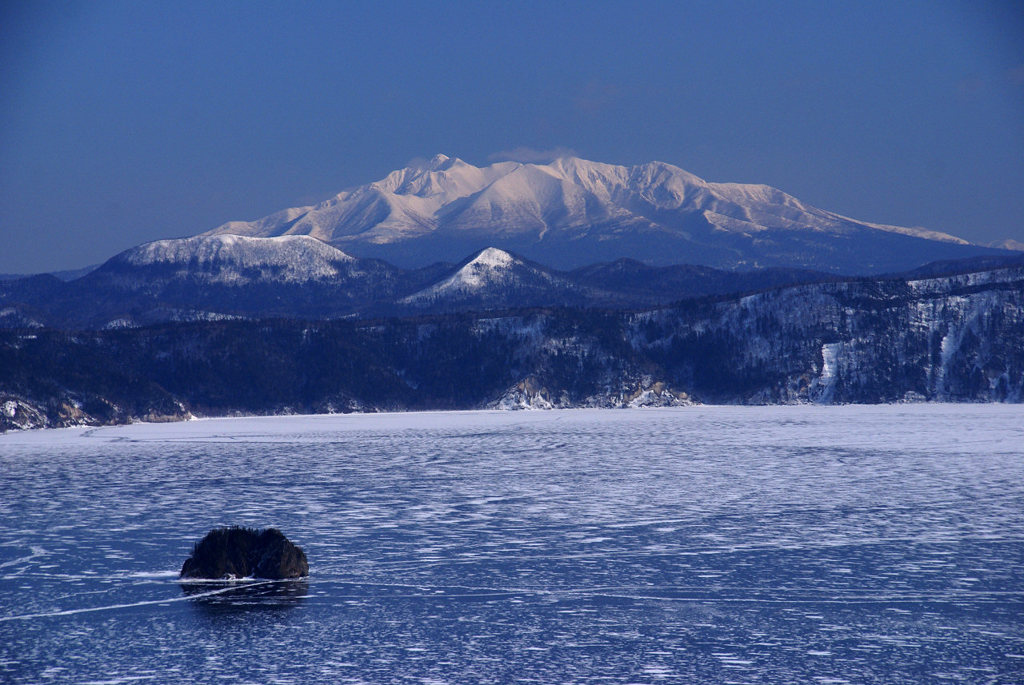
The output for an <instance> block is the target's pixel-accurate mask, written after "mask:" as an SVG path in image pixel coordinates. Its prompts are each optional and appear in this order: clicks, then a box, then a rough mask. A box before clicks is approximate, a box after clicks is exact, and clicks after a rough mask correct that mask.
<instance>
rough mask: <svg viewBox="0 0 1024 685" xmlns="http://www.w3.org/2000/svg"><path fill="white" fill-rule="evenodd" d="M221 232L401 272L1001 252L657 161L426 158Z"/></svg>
mask: <svg viewBox="0 0 1024 685" xmlns="http://www.w3.org/2000/svg"><path fill="white" fill-rule="evenodd" d="M225 234H233V235H241V236H249V237H276V236H285V235H308V236H312V237H314V238H317V239H319V240H322V241H324V242H326V243H328V244H330V245H333V246H334V247H337V248H339V249H341V250H343V251H344V252H346V253H348V254H350V255H354V256H357V257H363V258H378V259H385V260H388V261H389V262H391V263H393V264H397V265H400V266H402V267H405V268H416V267H423V266H427V265H428V264H431V263H434V262H438V261H447V262H452V261H455V260H457V259H460V258H461V257H463V256H464V255H467V254H471V253H475V252H478V251H480V250H482V249H485V248H488V247H497V248H500V249H503V250H506V251H509V252H513V253H516V254H519V255H522V256H523V257H525V258H528V259H532V260H535V261H537V262H540V263H542V264H546V265H549V266H551V267H554V268H558V269H574V268H578V267H582V266H586V265H589V264H594V263H598V262H607V261H614V260H616V259H619V258H623V257H626V258H631V259H635V260H638V261H641V262H644V263H647V264H651V265H660V266H668V265H676V264H697V265H703V266H711V267H715V268H721V269H750V268H765V267H783V268H799V269H813V270H817V271H824V272H829V273H838V274H845V275H867V274H880V273H888V272H896V271H906V270H908V269H912V268H915V267H917V266H920V265H922V264H925V263H927V262H932V261H936V260H943V259H960V258H965V257H971V256H976V255H982V254H1000V253H1002V254H1005V253H1006V250H1004V249H1003V247H1004V246H1000V247H985V246H979V245H972V244H970V243H968V242H967V241H965V240H963V239H961V238H957V237H955V236H951V235H948V234H945V233H939V232H936V231H929V230H925V229H922V228H904V227H899V226H886V225H881V224H873V223H869V222H865V221H858V220H856V219H850V218H848V217H844V216H840V215H838V214H835V213H832V212H828V211H825V210H821V209H817V208H815V207H812V206H810V205H807V204H805V203H803V202H801V201H800V200H798V199H796V198H794V197H792V196H790V195H787V194H786V193H784V192H782V191H780V190H777V189H775V188H771V187H769V186H764V185H748V184H739V183H709V182H707V181H704V180H703V179H701V178H698V177H697V176H694V175H693V174H690V173H688V172H686V171H683V170H682V169H680V168H678V167H675V166H672V165H670V164H664V163H661V162H651V163H648V164H641V165H637V166H630V167H626V166H616V165H612V164H601V163H598V162H591V161H587V160H583V159H578V158H575V157H564V158H561V159H557V160H555V161H554V162H551V163H550V164H521V163H519V162H500V163H497V164H492V165H490V166H486V167H475V166H473V165H471V164H467V163H466V162H463V161H462V160H460V159H453V158H449V157H446V156H444V155H437V156H436V157H434V158H433V159H431V160H430V161H429V162H427V163H425V164H423V165H418V166H412V167H407V168H405V169H399V170H397V171H393V172H391V173H390V174H388V175H387V176H386V177H385V178H383V179H381V180H379V181H375V182H373V183H369V184H367V185H363V186H359V187H356V188H351V189H348V190H345V191H343V192H341V193H339V194H338V195H336V196H334V197H333V198H331V199H329V200H327V201H325V202H321V203H320V204H318V205H314V206H309V207H297V208H292V209H286V210H283V211H280V212H277V213H275V214H271V215H270V216H267V217H264V218H262V219H258V220H256V221H232V222H229V223H226V224H224V225H223V226H220V227H218V228H215V229H213V230H212V231H209V232H208V233H206V234H205V235H225ZM1012 246H1013V245H1011V244H1009V243H1008V244H1006V245H1005V247H1012Z"/></svg>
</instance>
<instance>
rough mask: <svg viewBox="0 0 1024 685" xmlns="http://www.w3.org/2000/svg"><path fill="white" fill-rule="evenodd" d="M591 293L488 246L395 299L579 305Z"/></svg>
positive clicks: (441, 304) (467, 304) (445, 304)
mask: <svg viewBox="0 0 1024 685" xmlns="http://www.w3.org/2000/svg"><path fill="white" fill-rule="evenodd" d="M596 297H597V293H596V289H591V288H587V287H586V286H583V285H581V284H579V283H577V282H575V281H574V280H573V279H571V278H570V277H568V275H566V274H561V273H559V272H556V271H553V270H551V269H548V268H547V267H544V266H541V265H540V264H536V263H534V262H529V261H527V260H525V259H522V258H520V257H517V256H515V255H513V254H510V253H508V252H506V251H504V250H500V249H498V248H496V247H488V248H486V249H484V250H481V251H480V252H479V253H477V254H476V255H474V256H472V257H471V258H470V259H468V260H466V261H465V262H463V263H462V264H460V265H458V266H456V267H455V268H454V269H453V270H452V271H451V273H450V274H449V275H446V276H444V277H442V278H441V279H440V280H438V281H436V282H435V283H432V284H431V285H429V286H427V287H426V288H423V289H421V290H418V291H416V292H414V293H412V294H411V295H407V296H406V297H403V298H402V299H400V300H399V301H398V303H399V304H400V305H405V306H407V307H412V308H417V307H432V308H435V309H445V310H454V309H462V310H465V309H469V308H486V309H490V308H495V307H506V308H507V307H529V306H545V305H551V304H559V305H567V304H575V305H584V304H587V303H588V302H591V303H592V302H593V300H594V299H595V298H596ZM605 299H607V298H605Z"/></svg>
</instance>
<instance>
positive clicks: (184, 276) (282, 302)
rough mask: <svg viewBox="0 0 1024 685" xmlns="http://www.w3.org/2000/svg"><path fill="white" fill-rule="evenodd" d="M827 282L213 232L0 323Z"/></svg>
mask: <svg viewBox="0 0 1024 685" xmlns="http://www.w3.org/2000/svg"><path fill="white" fill-rule="evenodd" d="M991 259H996V260H1001V259H1004V258H991ZM832 278H834V277H833V276H831V275H829V274H823V273H820V272H814V271H806V270H798V269H759V270H753V271H748V272H731V271H724V270H719V269H712V268H710V267H700V266H686V265H677V266H665V267H655V266H649V265H646V264H643V263H640V262H637V261H635V260H631V259H627V258H623V259H618V260H616V261H614V262H608V263H603V264H594V265H590V266H587V267H583V268H580V269H575V270H572V271H558V270H554V269H551V268H548V267H546V266H544V265H542V264H538V263H536V262H532V261H529V260H527V259H524V258H522V257H519V256H517V255H514V254H512V253H509V252H506V251H504V250H501V249H498V248H493V247H491V248H486V249H484V250H481V251H479V252H477V253H475V254H473V255H470V256H469V257H467V258H466V259H464V260H463V261H461V262H459V263H457V264H451V263H445V262H441V263H435V264H432V265H429V266H427V267H423V268H419V269H402V268H399V267H396V266H394V265H392V264H389V263H388V262H385V261H382V260H378V259H360V258H355V257H352V256H350V255H347V254H345V253H344V252H342V251H341V250H338V249H336V248H334V247H331V246H330V245H327V244H326V243H324V242H321V241H320V240H317V239H315V238H311V237H309V236H302V235H296V236H281V237H277V238H247V237H242V236H236V235H216V236H200V237H195V238H186V239H180V240H161V241H156V242H153V243H147V244H145V245H140V246H139V247H135V248H132V249H130V250H127V251H125V252H123V253H121V254H119V255H117V256H115V257H113V258H112V259H110V260H108V261H107V262H106V263H105V264H103V265H101V266H100V267H98V268H96V269H94V270H93V271H91V272H89V273H87V274H86V275H84V276H81V277H79V278H77V279H75V280H72V281H63V280H61V279H59V278H56V277H54V276H52V275H45V274H44V275H38V276H31V277H27V278H21V279H14V280H8V281H0V327H6V328H12V327H39V326H47V327H55V328H64V329H74V328H123V327H133V326H140V325H149V324H154V323H161V322H166V321H198V320H220V319H238V318H247V319H256V318H268V317H271V318H306V319H336V318H345V317H361V318H367V317H379V316H402V315H418V314H428V313H451V312H458V311H472V310H496V309H514V308H524V307H551V306H574V307H598V308H631V307H645V306H653V305H663V304H668V303H670V302H673V301H676V300H682V299H689V298H694V297H703V296H707V295H723V294H727V293H736V292H746V291H754V290H759V289H763V288H767V287H771V286H776V285H781V284H791V283H805V282H812V281H822V280H830V279H832Z"/></svg>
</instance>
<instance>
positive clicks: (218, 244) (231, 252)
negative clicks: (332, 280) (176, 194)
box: [100, 234, 355, 283]
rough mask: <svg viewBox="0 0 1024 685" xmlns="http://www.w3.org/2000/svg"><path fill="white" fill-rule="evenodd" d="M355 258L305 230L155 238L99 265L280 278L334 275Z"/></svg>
mask: <svg viewBox="0 0 1024 685" xmlns="http://www.w3.org/2000/svg"><path fill="white" fill-rule="evenodd" d="M354 261H355V260H354V259H353V258H352V257H351V256H350V255H347V254H345V253H344V252H342V251H341V250H339V249H337V248H335V247H331V246H330V245H328V244H326V243H324V242H322V241H320V240H317V239H316V238H312V237H310V236H308V235H284V236H277V237H271V238H253V237H248V236H240V235H231V234H222V235H212V236H195V237H193V238H181V239H176V240H157V241H154V242H151V243H145V244H143V245H139V246H138V247H134V248H131V249H130V250H126V251H125V252H122V253H121V254H119V255H117V256H115V257H113V258H112V259H110V260H109V261H108V262H107V264H105V265H104V266H103V267H100V268H101V269H105V270H108V271H109V270H118V269H124V268H126V267H127V268H139V267H150V266H160V267H164V268H169V269H172V270H174V272H175V273H177V274H179V275H188V276H190V277H193V278H196V279H199V280H206V281H211V282H225V283H226V282H234V283H244V282H248V281H250V280H253V279H254V278H258V277H263V276H265V275H267V274H271V273H272V274H273V275H274V276H275V277H276V278H278V279H280V280H283V281H308V280H315V279H320V278H329V277H333V276H337V275H338V274H339V273H340V272H341V271H342V270H343V269H346V268H347V267H348V265H350V264H351V263H352V262H354Z"/></svg>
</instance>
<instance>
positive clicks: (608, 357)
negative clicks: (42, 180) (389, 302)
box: [0, 267, 1024, 429]
mask: <svg viewBox="0 0 1024 685" xmlns="http://www.w3.org/2000/svg"><path fill="white" fill-rule="evenodd" d="M1022 341H1024V268H1020V267H1016V268H1009V269H997V270H992V271H984V272H978V273H968V274H960V275H955V276H945V277H939V278H932V279H925V280H914V281H907V280H901V279H890V280H877V281H872V280H865V281H855V282H835V283H818V284H811V285H799V286H792V287H786V288H778V289H773V290H766V291H763V292H760V293H757V294H753V295H748V296H745V297H739V298H736V297H734V298H724V299H703V300H692V301H688V302H684V303H681V304H680V305H678V306H675V307H669V308H660V309H653V310H648V311H637V312H623V311H614V310H598V309H570V308H556V309H550V308H548V309H533V310H519V311H512V312H501V313H494V312H491V313H484V314H471V313H467V314H452V315H447V316H433V317H419V318H394V319H381V320H375V321H318V322H303V321H293V320H283V319H281V320H264V321H213V322H192V323H178V324H161V325H158V326H153V327H147V328H134V329H121V330H108V331H90V332H79V333H71V332H65V331H56V330H50V329H10V330H3V331H0V427H3V428H4V429H11V428H18V427H33V426H55V425H72V424H98V423H111V422H124V421H129V420H137V419H146V420H161V419H179V418H184V417H187V416H188V415H189V414H192V415H226V414H237V413H243V414H272V413H282V412H341V411H389V410H398V409H463V408H464V409H468V408H479V407H488V406H502V407H508V408H515V407H552V406H562V407H569V406H627V405H647V404H662V405H664V404H685V403H688V402H692V401H697V402H724V403H766V402H769V403H770V402H825V403H828V402H891V401H900V400H908V401H920V400H932V401H1011V402H1019V401H1021V400H1022V386H1024V344H1022Z"/></svg>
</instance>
